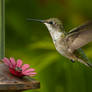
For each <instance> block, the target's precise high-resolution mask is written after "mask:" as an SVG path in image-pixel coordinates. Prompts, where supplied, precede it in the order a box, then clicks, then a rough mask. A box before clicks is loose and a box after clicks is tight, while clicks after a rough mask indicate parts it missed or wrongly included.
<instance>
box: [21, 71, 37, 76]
mask: <svg viewBox="0 0 92 92" xmlns="http://www.w3.org/2000/svg"><path fill="white" fill-rule="evenodd" d="M23 74H24V75H34V76H35V75H36V74H37V73H36V72H34V73H31V72H27V73H26V72H25V73H23Z"/></svg>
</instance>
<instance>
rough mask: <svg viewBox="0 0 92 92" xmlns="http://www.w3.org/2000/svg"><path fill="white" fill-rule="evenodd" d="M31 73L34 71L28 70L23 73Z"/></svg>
mask: <svg viewBox="0 0 92 92" xmlns="http://www.w3.org/2000/svg"><path fill="white" fill-rule="evenodd" d="M29 72H32V69H28V70H25V71H23V73H29Z"/></svg>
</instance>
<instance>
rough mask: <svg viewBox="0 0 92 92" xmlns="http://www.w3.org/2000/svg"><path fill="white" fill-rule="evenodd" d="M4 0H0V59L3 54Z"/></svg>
mask: <svg viewBox="0 0 92 92" xmlns="http://www.w3.org/2000/svg"><path fill="white" fill-rule="evenodd" d="M4 4H5V2H4V0H0V59H2V58H4V55H5V22H4V21H5V20H4V11H5V8H4Z"/></svg>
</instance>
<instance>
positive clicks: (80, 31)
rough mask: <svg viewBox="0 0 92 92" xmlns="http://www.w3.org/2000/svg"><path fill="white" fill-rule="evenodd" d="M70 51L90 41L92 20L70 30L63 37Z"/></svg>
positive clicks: (91, 37)
mask: <svg viewBox="0 0 92 92" xmlns="http://www.w3.org/2000/svg"><path fill="white" fill-rule="evenodd" d="M65 40H66V42H67V44H68V46H69V47H68V48H69V50H70V51H71V52H74V51H75V50H76V49H78V48H80V47H82V46H84V45H86V44H87V43H88V42H90V41H92V22H91V21H90V22H88V23H86V24H84V25H82V26H80V27H78V28H75V29H73V30H71V31H70V32H69V33H68V34H67V36H66V38H65Z"/></svg>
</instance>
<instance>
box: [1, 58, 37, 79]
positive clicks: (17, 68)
mask: <svg viewBox="0 0 92 92" xmlns="http://www.w3.org/2000/svg"><path fill="white" fill-rule="evenodd" d="M2 61H3V62H4V63H5V64H6V65H7V66H8V67H9V71H10V72H11V74H13V75H15V76H17V77H23V76H31V77H32V76H35V75H36V74H37V73H36V72H34V71H35V69H34V68H29V64H24V65H23V64H22V63H23V62H22V60H21V59H18V60H17V62H16V61H15V59H14V58H10V59H8V58H6V57H5V58H3V59H2Z"/></svg>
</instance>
